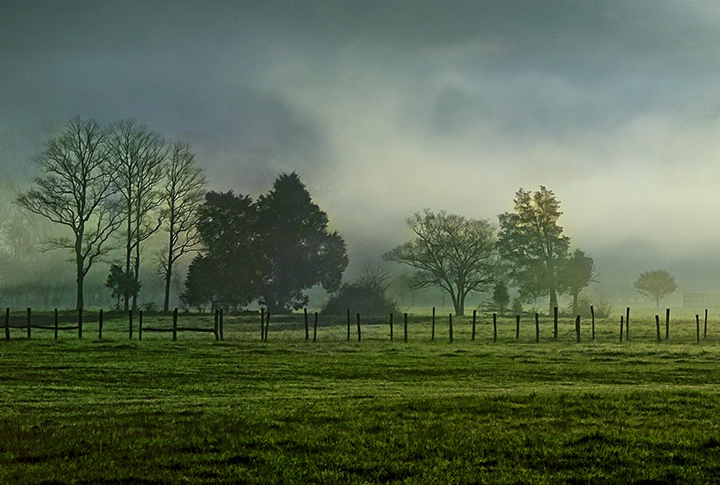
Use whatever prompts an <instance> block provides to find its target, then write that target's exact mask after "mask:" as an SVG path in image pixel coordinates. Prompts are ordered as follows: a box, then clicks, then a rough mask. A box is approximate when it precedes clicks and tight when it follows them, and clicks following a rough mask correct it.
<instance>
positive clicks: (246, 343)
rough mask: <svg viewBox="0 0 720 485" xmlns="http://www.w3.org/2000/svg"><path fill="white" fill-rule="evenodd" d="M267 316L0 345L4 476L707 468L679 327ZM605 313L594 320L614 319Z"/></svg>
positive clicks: (291, 477) (711, 436)
mask: <svg viewBox="0 0 720 485" xmlns="http://www.w3.org/2000/svg"><path fill="white" fill-rule="evenodd" d="M353 323H354V322H353ZM465 323H467V321H465ZM690 323H692V322H687V324H688V325H690ZM277 324H278V326H277V327H275V331H276V333H275V334H273V327H272V325H273V323H272V321H271V333H270V341H269V342H267V343H262V342H259V341H257V340H258V339H259V324H258V325H257V327H258V328H257V332H256V329H255V328H254V326H253V325H254V324H253V322H246V323H242V322H235V327H234V326H233V322H232V321H231V322H230V323H228V327H227V328H228V330H227V332H226V340H225V341H224V342H215V341H214V340H212V338H211V337H209V336H207V335H197V336H195V335H191V334H183V335H182V336H181V338H179V340H178V341H177V342H171V341H170V340H169V338H168V337H167V335H161V334H158V335H153V336H152V337H150V336H148V337H147V338H145V339H144V340H143V341H142V342H138V341H137V340H133V341H130V340H128V339H127V336H126V335H125V334H124V331H123V330H122V328H123V325H124V324H123V323H122V322H115V323H110V324H109V327H108V328H109V329H110V330H109V332H110V335H111V339H110V340H103V341H99V340H97V338H94V337H87V338H84V339H83V340H77V339H76V338H70V337H67V336H66V337H64V338H61V339H60V340H58V341H55V340H53V339H52V334H51V332H50V333H49V334H48V333H45V334H41V335H39V336H38V337H37V338H36V337H34V338H33V339H32V340H25V339H20V338H17V339H13V340H11V341H9V342H4V341H3V342H1V343H0V369H1V370H0V402H2V406H1V407H0V483H14V482H18V483H40V482H46V483H103V482H105V483H228V482H238V483H243V482H247V483H313V482H315V483H377V482H397V483H402V482H405V483H482V482H488V483H557V482H568V483H571V482H575V483H578V482H587V481H608V482H616V483H627V482H638V483H652V482H653V481H655V482H656V483H663V482H668V483H673V482H679V483H684V482H688V483H698V482H703V481H706V480H712V479H713V477H715V476H718V475H720V427H719V426H718V425H719V424H720V399H719V397H720V367H719V364H720V346H718V345H717V340H716V339H715V338H713V337H712V335H710V336H709V337H708V339H707V340H704V341H703V342H701V344H699V345H698V344H696V343H693V342H692V338H693V336H694V333H693V331H694V324H693V325H692V326H691V328H690V329H689V330H688V331H687V335H685V334H682V333H678V334H676V335H674V337H675V340H673V339H671V340H670V341H668V342H663V343H660V344H657V343H655V342H654V341H653V339H654V328H652V327H651V328H650V330H652V332H650V331H648V332H647V335H646V334H645V333H641V332H640V330H641V329H642V328H643V327H638V329H637V332H638V333H637V334H636V335H635V340H634V341H631V342H629V343H627V342H624V343H623V344H620V343H619V342H614V339H613V341H612V342H609V340H610V334H609V333H608V335H607V337H608V338H607V339H605V340H607V341H608V342H604V341H602V339H601V338H598V340H596V341H595V342H589V341H588V342H585V343H582V344H580V345H578V344H575V343H574V333H573V332H574V328H571V327H570V326H569V325H567V324H566V325H564V326H563V329H564V330H563V333H561V340H560V341H559V342H552V341H551V339H549V338H544V340H543V342H541V344H539V345H538V344H535V343H534V333H531V327H528V335H527V336H521V339H520V340H519V341H516V340H515V339H514V331H511V330H512V329H513V328H514V327H512V325H514V323H513V322H512V321H510V320H508V321H507V322H504V323H503V325H505V326H506V327H505V326H504V327H502V328H504V329H506V330H508V331H507V332H503V333H502V335H501V338H500V341H499V342H498V343H497V344H494V343H493V342H492V340H491V334H490V333H489V332H488V327H487V323H484V324H483V325H484V326H483V327H482V329H481V330H482V333H480V332H479V335H478V338H477V340H476V341H475V342H471V341H470V340H469V338H468V337H469V330H468V328H466V327H467V325H465V326H464V327H459V328H461V329H462V330H458V331H457V332H459V333H456V339H455V340H456V342H455V343H454V344H452V345H451V344H449V343H448V342H447V340H446V339H443V340H442V341H439V340H438V341H436V342H434V343H432V342H428V341H427V340H428V339H427V337H428V331H427V328H426V326H423V327H422V332H423V333H420V329H418V334H419V335H421V336H422V337H423V341H422V342H419V341H416V342H413V341H412V340H411V342H410V343H408V344H404V343H402V342H397V341H396V342H392V343H391V342H389V341H388V339H387V336H386V335H385V334H384V333H383V332H387V330H386V327H385V325H379V324H378V325H377V328H376V329H374V327H372V326H369V327H368V329H367V339H368V340H369V341H366V340H363V342H362V343H357V342H356V341H353V342H350V343H347V342H344V341H343V339H344V337H345V328H344V326H343V325H342V324H340V323H338V324H337V325H335V326H328V327H327V328H325V332H326V333H325V334H324V335H325V336H326V339H325V341H318V342H317V343H316V344H312V342H304V341H303V340H302V337H303V333H304V330H303V329H302V328H300V329H297V328H295V325H294V324H292V325H291V324H288V325H289V328H283V327H282V326H281V325H282V323H281V321H279V320H278V322H277ZM113 325H116V326H117V327H118V328H117V329H115V330H112V328H113ZM240 325H247V329H246V330H241V329H240V327H239V326H240ZM603 325H604V324H603ZM603 325H600V324H599V329H598V336H602V335H603V333H602V332H604V331H607V332H610V331H611V327H612V328H614V322H608V323H607V330H603V329H604V328H605V327H604V326H603ZM678 328H682V327H678ZM545 330H546V331H547V329H545ZM633 331H634V330H633ZM113 332H116V333H113ZM283 332H285V333H283ZM332 332H334V333H332ZM373 332H376V333H373ZM533 332H534V329H533ZM678 332H679V330H678ZM255 333H257V334H258V336H256V337H253V336H254V335H255ZM330 335H333V337H332V338H329V336H330ZM398 335H400V336H402V332H400V333H397V332H396V337H397V336H398ZM416 335H417V334H416ZM549 335H550V337H551V336H552V330H550V334H549ZM273 336H275V338H274V340H273ZM364 336H365V335H364ZM681 337H682V338H681ZM685 337H687V338H686V339H685V340H687V341H688V342H684V341H682V340H683V338H685ZM253 338H255V340H252V339H253ZM678 340H680V341H678Z"/></svg>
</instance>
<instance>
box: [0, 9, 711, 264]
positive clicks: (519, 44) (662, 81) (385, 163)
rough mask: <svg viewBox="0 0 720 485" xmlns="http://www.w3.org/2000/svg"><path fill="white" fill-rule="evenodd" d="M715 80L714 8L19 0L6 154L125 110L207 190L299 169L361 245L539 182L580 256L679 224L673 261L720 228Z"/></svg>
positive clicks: (499, 205) (664, 250) (11, 14)
mask: <svg viewBox="0 0 720 485" xmlns="http://www.w3.org/2000/svg"><path fill="white" fill-rule="evenodd" d="M718 72H720V6H718V4H716V3H715V2H713V1H710V0H708V1H672V0H667V1H646V0H635V1H625V0H622V1H620V0H617V1H613V0H608V1H590V0H575V1H570V0H567V1H564V0H553V1H538V0H532V1H531V0H523V1H514V0H496V1H490V0H488V1H442V2H440V1H436V0H413V1H411V0H385V1H377V0H367V1H335V0H326V1H320V0H315V1H310V0H308V1H210V2H191V1H123V2H116V1H102V0H101V1H62V2H53V1H35V2H25V1H19V0H9V1H4V2H1V3H0V107H2V110H0V167H3V170H4V169H5V167H10V170H13V171H14V170H16V168H17V165H18V163H21V162H18V160H21V159H25V158H27V157H28V154H29V153H32V152H37V151H39V149H41V147H38V146H32V147H31V146H29V145H35V140H36V139H37V138H42V137H43V136H45V134H46V133H48V130H47V129H46V128H43V127H47V126H56V125H57V123H62V122H63V121H64V120H67V119H69V118H70V117H72V116H74V115H81V116H83V117H95V118H97V119H99V120H100V121H103V122H113V121H116V120H119V119H125V118H135V119H136V120H138V121H139V122H141V123H146V124H147V125H149V126H150V127H151V128H152V129H155V130H157V131H159V132H161V133H162V134H163V135H165V136H168V137H170V138H173V137H182V138H183V139H186V140H187V141H189V142H191V143H192V145H193V148H194V149H195V150H196V151H197V154H198V160H200V161H201V162H202V163H203V164H204V165H205V167H206V169H207V171H208V175H209V176H210V179H211V181H212V184H213V187H214V188H215V189H217V190H228V189H235V190H236V191H239V192H248V193H252V194H257V193H259V192H261V191H265V190H267V188H268V187H269V185H270V184H271V182H272V179H273V178H274V177H275V175H276V174H277V173H278V172H279V171H292V170H298V171H299V172H300V174H301V176H302V177H303V180H305V181H306V182H307V183H308V185H309V187H310V188H311V190H312V191H313V194H314V196H316V197H317V198H318V200H319V202H320V204H321V206H323V207H324V206H328V207H330V208H331V209H329V213H330V216H331V220H332V221H333V223H334V224H336V225H337V226H338V228H339V229H341V231H342V232H343V234H345V235H346V237H347V239H348V241H349V243H350V247H351V253H352V251H356V253H355V255H360V257H361V258H362V257H367V256H372V255H377V254H381V253H382V252H383V251H385V250H387V249H389V248H388V247H386V246H389V245H392V244H393V243H396V242H399V241H401V240H402V239H403V238H404V237H405V233H404V232H403V231H402V229H401V227H402V224H403V220H404V218H405V217H407V216H409V215H410V214H412V212H414V211H416V210H421V209H422V208H424V207H431V208H433V209H436V210H440V209H447V210H449V211H451V212H458V213H461V214H464V215H467V216H470V217H483V218H494V217H495V215H496V214H497V213H499V212H503V211H505V210H509V208H510V204H511V201H512V196H513V194H514V193H515V191H516V190H517V188H518V187H520V186H524V187H526V188H534V187H537V186H538V185H540V184H546V185H548V186H550V187H551V188H554V189H555V190H556V192H557V193H558V195H559V196H560V198H561V200H562V202H563V204H564V206H563V207H564V209H565V214H566V216H564V217H566V223H565V224H566V228H567V229H568V231H569V232H570V234H571V235H572V236H573V237H574V238H575V241H576V242H577V243H578V244H581V245H582V246H583V247H584V248H585V249H587V250H589V251H590V252H592V250H593V247H592V246H593V245H596V246H597V247H598V254H606V253H605V252H603V251H602V248H603V247H607V248H610V249H608V251H610V252H612V251H615V249H612V248H616V249H617V248H618V247H619V246H617V247H616V246H613V244H614V243H613V241H612V240H613V238H615V237H617V238H619V239H620V240H633V239H632V238H633V237H638V238H640V239H643V238H646V237H647V234H652V233H653V232H655V231H657V230H658V228H659V227H661V226H662V224H663V223H664V221H666V220H667V219H668V218H671V219H672V220H673V221H674V222H675V224H676V226H677V227H678V230H677V231H675V233H674V234H673V235H672V237H667V238H666V240H665V241H664V244H665V246H662V245H661V246H658V247H655V246H652V248H653V249H651V250H649V251H648V252H647V253H648V257H651V258H652V256H653V255H654V256H655V257H656V258H657V259H658V260H662V258H666V257H671V256H672V254H674V251H675V250H676V249H677V248H679V247H680V246H681V245H682V246H683V247H685V246H688V245H690V246H691V247H694V246H692V245H693V244H699V245H701V246H703V247H707V246H709V245H710V244H712V242H711V241H712V240H713V238H715V239H716V238H717V237H720V229H718V230H710V229H708V230H707V232H704V233H703V234H701V235H698V236H694V235H693V234H695V233H696V232H697V231H693V230H692V228H693V226H694V225H696V224H698V222H699V221H700V220H701V217H700V216H699V215H698V214H700V213H699V212H696V211H695V210H694V209H695V205H694V204H693V202H692V201H693V200H695V199H696V198H697V197H699V196H700V197H702V198H704V199H705V200H706V201H707V200H711V201H713V203H715V202H716V200H717V197H716V196H715V192H716V190H715V187H716V186H717V184H718V183H720V173H718V172H719V171H718V169H717V168H715V167H716V166H717V163H716V160H717V158H718V156H720V144H719V143H718V142H716V141H715V139H717V138H718V137H717V136H716V131H717V129H718V128H720V116H719V115H720V95H718V94H716V93H717V92H718V82H719V81H720V79H719V78H718V74H717V73H718ZM33 127H37V128H36V129H35V128H33ZM33 130H35V131H36V132H37V133H39V134H42V136H40V135H38V136H29V135H27V133H28V132H29V131H33ZM9 161H12V163H10V162H9ZM488 186H490V187H488ZM658 193H662V194H663V197H661V198H657V196H656V194H658ZM608 194H613V196H612V197H608ZM656 199H657V200H656ZM648 200H653V204H648V202H647V201H648ZM707 204H709V203H708V202H706V205H707ZM618 214H622V216H623V217H622V218H621V220H620V222H618ZM610 229H611V230H610ZM588 246H589V247H588ZM617 251H620V249H617ZM610 259H611V258H610V257H608V260H610ZM616 260H619V259H617V258H616Z"/></svg>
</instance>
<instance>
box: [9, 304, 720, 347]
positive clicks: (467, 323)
mask: <svg viewBox="0 0 720 485" xmlns="http://www.w3.org/2000/svg"><path fill="white" fill-rule="evenodd" d="M126 315H127V316H126V318H127V320H126V322H127V326H126V327H124V328H125V329H126V330H125V331H126V332H127V336H128V338H129V339H130V340H132V339H133V336H134V332H135V330H137V334H136V335H137V339H138V340H139V341H142V340H143V336H144V335H146V334H148V333H151V334H172V339H173V340H177V339H178V334H180V333H186V332H187V333H198V334H213V335H214V337H215V340H216V341H222V340H224V326H225V325H224V314H223V310H216V311H215V314H214V321H213V322H212V324H211V325H209V326H208V325H207V323H206V317H205V316H202V315H191V316H189V317H188V316H180V315H179V313H178V309H177V308H176V309H175V310H174V311H173V313H172V318H171V321H170V322H168V321H167V320H168V318H167V315H161V316H160V317H159V318H157V317H156V318H155V320H153V322H152V324H151V325H150V326H148V325H146V324H145V322H144V315H143V312H142V311H139V312H135V313H134V312H133V311H128V313H127V314H126ZM446 315H447V316H446V317H440V316H438V315H437V313H436V309H435V308H434V307H433V309H432V317H430V316H413V317H412V320H414V321H410V320H411V318H410V316H409V315H408V313H403V314H402V317H403V320H402V340H403V342H408V341H410V340H416V341H417V340H419V339H423V340H430V341H435V340H446V341H448V342H449V343H453V342H455V341H458V340H465V339H467V340H470V341H475V340H476V339H486V340H490V339H492V342H494V343H496V342H498V341H505V342H508V341H512V340H514V341H534V342H536V343H539V342H540V341H541V340H549V339H552V340H553V341H557V340H560V339H568V340H570V339H571V338H572V339H573V340H574V341H575V342H577V343H580V342H581V341H583V340H590V341H594V340H596V339H603V340H605V341H607V340H609V339H610V340H612V339H614V340H616V341H620V342H623V341H629V340H631V337H632V339H633V340H634V339H638V340H640V339H643V340H648V341H651V340H655V341H657V342H662V341H668V340H670V336H671V318H670V309H666V311H665V315H664V317H665V318H664V332H663V331H662V330H663V325H662V322H661V317H660V315H655V319H654V321H650V322H645V320H646V319H645V318H644V317H643V319H639V318H637V317H634V318H633V332H632V333H631V331H630V327H631V326H630V322H631V318H630V317H631V313H630V307H627V308H626V309H625V312H624V314H623V315H621V316H620V318H619V328H618V327H617V326H615V324H613V323H612V321H610V320H608V319H603V320H602V321H601V323H600V325H599V326H597V325H596V318H595V311H594V308H593V307H590V318H589V321H588V319H585V320H584V321H583V319H581V317H580V315H576V316H575V317H574V318H569V317H564V318H563V319H562V320H563V323H562V328H563V334H562V336H561V335H560V333H559V327H560V318H559V317H558V311H557V309H555V311H554V312H552V314H551V315H550V316H548V317H545V316H543V317H542V318H541V316H540V315H539V314H538V313H535V314H534V315H532V314H531V315H526V316H521V315H514V316H511V317H510V318H507V317H502V320H500V318H498V315H497V313H493V314H492V315H483V316H480V315H478V312H477V310H476V311H473V313H472V320H470V317H465V318H457V317H456V318H455V321H453V314H452V313H449V314H446ZM701 315H702V314H700V313H698V314H696V315H695V318H694V321H692V322H691V323H689V324H687V325H685V324H684V323H683V322H681V325H680V328H682V332H677V334H676V336H675V340H676V341H678V340H680V339H682V340H694V341H696V342H698V343H700V341H701V340H704V339H707V337H708V334H709V326H710V325H709V323H708V310H707V309H706V310H705V311H704V315H702V316H701ZM258 316H259V317H260V322H259V323H260V340H261V341H262V342H267V341H268V340H269V339H270V338H271V337H270V335H271V333H273V334H276V335H277V338H283V339H286V340H287V339H296V338H297V339H298V340H300V339H302V336H303V335H304V340H306V341H309V340H310V339H311V337H310V334H311V332H310V320H311V315H309V314H308V310H307V309H304V311H303V313H302V314H291V315H279V316H273V320H272V324H271V315H270V312H268V311H266V309H265V308H261V309H260V311H259V312H258ZM88 317H90V318H88ZM95 317H97V318H95ZM513 317H514V318H513ZM104 318H105V317H104V313H103V310H100V311H99V312H98V313H89V314H88V313H86V312H83V310H78V311H73V312H64V313H63V314H62V315H60V313H59V312H58V310H57V309H55V311H54V313H53V314H52V315H47V314H41V315H39V316H37V315H33V312H32V309H31V308H27V309H26V311H25V312H24V313H23V314H15V315H12V316H11V312H10V308H6V310H5V322H4V323H5V325H4V328H5V340H10V338H11V333H14V332H11V330H13V331H17V330H22V331H24V332H23V333H24V334H25V335H26V336H27V338H28V339H29V338H32V331H33V330H52V331H54V333H55V335H54V337H55V339H57V338H58V334H59V332H67V331H77V332H78V333H77V335H78V338H80V339H81V338H83V331H84V330H87V329H88V327H89V326H91V327H92V328H93V329H94V328H95V327H94V326H95V325H97V332H98V333H97V336H98V338H99V339H102V338H103V322H104ZM322 318H323V320H324V321H323V324H322V325H321V326H320V327H321V330H320V334H321V335H319V332H318V327H319V320H320V315H319V314H318V312H315V313H314V319H313V322H312V341H313V342H316V341H317V340H318V338H319V337H322V336H323V335H322V334H323V333H324V334H325V338H326V339H331V340H339V339H343V340H346V341H350V340H354V339H355V338H356V339H357V341H358V342H361V341H364V340H371V341H372V340H376V341H377V340H378V339H389V340H390V341H394V340H395V338H396V337H397V336H396V335H395V314H394V313H389V314H387V315H386V316H376V315H373V316H365V317H363V316H362V315H361V314H360V313H355V314H353V313H352V312H351V311H350V309H348V310H347V313H346V314H345V315H344V316H337V315H323V316H322ZM445 318H447V320H446V325H447V326H446V327H445V326H444V325H443V323H442V321H443V320H445ZM84 320H85V321H84ZM90 320H91V321H90ZM122 320H123V317H122V314H121V315H120V318H118V315H117V314H115V315H114V316H113V318H112V322H113V323H112V325H113V326H112V329H111V330H112V332H113V335H114V336H117V334H118V331H120V332H122ZM183 320H184V321H183ZM188 320H192V321H193V323H195V325H193V324H189V323H188ZM203 320H205V321H203ZM636 320H637V321H636ZM237 321H238V319H237V318H236V324H235V325H234V330H235V332H234V335H235V338H238V335H239V332H240V330H241V326H240V325H237ZM253 321H254V320H253V317H250V319H249V320H248V319H243V320H242V322H245V323H247V324H248V325H250V326H247V325H245V326H243V328H244V329H245V330H242V332H243V333H242V335H245V336H246V337H241V338H253V337H247V335H257V334H255V333H254V332H255V331H254V330H253V331H252V334H250V333H248V332H247V329H248V328H250V327H252V328H256V327H254V325H255V324H254V323H252V322H253ZM135 322H136V323H135ZM483 324H485V325H487V327H489V328H490V330H483V327H482V325H483ZM646 324H647V325H646ZM641 325H642V326H641ZM332 328H335V330H331V329H332ZM443 328H446V330H443ZM618 330H619V331H618ZM549 333H550V334H551V335H549ZM636 333H637V336H636ZM663 333H664V335H663ZM341 335H342V337H341ZM521 335H522V338H521ZM571 335H572V337H571ZM513 337H514V339H513ZM573 337H574V338H573ZM693 337H694V338H693ZM254 338H257V337H256V336H255V337H254ZM715 338H716V340H717V338H718V336H715Z"/></svg>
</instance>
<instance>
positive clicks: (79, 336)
mask: <svg viewBox="0 0 720 485" xmlns="http://www.w3.org/2000/svg"><path fill="white" fill-rule="evenodd" d="M82 325H83V309H82V308H78V338H79V339H82Z"/></svg>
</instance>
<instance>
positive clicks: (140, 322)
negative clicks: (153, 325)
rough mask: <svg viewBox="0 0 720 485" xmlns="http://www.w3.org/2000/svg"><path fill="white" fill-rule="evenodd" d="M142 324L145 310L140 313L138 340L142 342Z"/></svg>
mask: <svg viewBox="0 0 720 485" xmlns="http://www.w3.org/2000/svg"><path fill="white" fill-rule="evenodd" d="M142 324H143V311H142V310H140V312H139V313H138V340H139V341H140V342H142Z"/></svg>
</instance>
